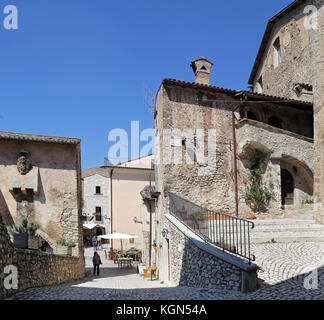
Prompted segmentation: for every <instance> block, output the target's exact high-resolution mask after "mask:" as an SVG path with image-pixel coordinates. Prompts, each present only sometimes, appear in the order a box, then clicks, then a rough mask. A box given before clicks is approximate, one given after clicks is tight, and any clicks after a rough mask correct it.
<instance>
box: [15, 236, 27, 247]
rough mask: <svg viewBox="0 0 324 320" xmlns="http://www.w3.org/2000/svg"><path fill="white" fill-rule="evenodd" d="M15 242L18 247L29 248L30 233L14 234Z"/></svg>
mask: <svg viewBox="0 0 324 320" xmlns="http://www.w3.org/2000/svg"><path fill="white" fill-rule="evenodd" d="M13 240H14V241H13V242H14V243H13V244H14V247H15V248H17V249H27V248H28V235H27V234H14V236H13Z"/></svg>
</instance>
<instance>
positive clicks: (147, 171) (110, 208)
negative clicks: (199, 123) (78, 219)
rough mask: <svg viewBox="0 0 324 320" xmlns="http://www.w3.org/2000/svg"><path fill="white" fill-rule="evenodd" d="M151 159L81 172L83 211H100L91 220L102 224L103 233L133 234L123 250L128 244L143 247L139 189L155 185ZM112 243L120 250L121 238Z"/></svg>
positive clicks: (152, 158) (144, 158) (85, 212)
mask: <svg viewBox="0 0 324 320" xmlns="http://www.w3.org/2000/svg"><path fill="white" fill-rule="evenodd" d="M153 160H154V156H153V155H150V156H147V157H143V158H141V159H136V160H133V161H129V162H126V163H122V164H120V165H118V166H115V167H110V166H105V167H94V168H91V169H88V170H85V171H84V172H83V174H82V177H83V185H84V208H83V214H84V215H86V214H88V216H89V215H90V216H91V214H93V212H94V211H100V212H101V218H100V220H98V219H97V220H96V218H95V217H94V218H93V219H92V221H93V222H94V223H95V224H99V225H102V226H103V227H104V228H105V229H104V231H105V233H107V234H108V233H126V234H130V235H133V236H136V238H135V239H134V240H124V241H123V249H126V250H127V249H129V248H131V247H136V248H137V249H142V221H141V219H142V209H143V208H142V202H143V200H142V198H141V195H140V192H141V191H142V190H143V188H144V187H146V186H147V185H150V184H151V185H154V178H155V177H154V169H153V162H152V161H153ZM96 187H100V190H102V192H103V193H102V194H101V195H100V194H98V195H94V190H96ZM87 190H90V191H87ZM96 208H97V209H96ZM99 208H100V209H99ZM88 222H89V221H87V222H86V223H88ZM98 234H99V233H98ZM112 246H113V248H114V249H120V241H113V242H112Z"/></svg>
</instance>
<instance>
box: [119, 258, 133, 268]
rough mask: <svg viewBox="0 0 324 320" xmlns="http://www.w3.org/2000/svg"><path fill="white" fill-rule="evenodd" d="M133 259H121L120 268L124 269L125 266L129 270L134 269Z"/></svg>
mask: <svg viewBox="0 0 324 320" xmlns="http://www.w3.org/2000/svg"><path fill="white" fill-rule="evenodd" d="M132 261H133V259H132V258H119V259H118V268H123V265H125V266H126V267H127V268H131V267H132Z"/></svg>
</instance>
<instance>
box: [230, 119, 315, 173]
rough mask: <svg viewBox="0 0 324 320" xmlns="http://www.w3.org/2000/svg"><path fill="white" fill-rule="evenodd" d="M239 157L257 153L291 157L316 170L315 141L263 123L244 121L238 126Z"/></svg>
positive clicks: (247, 157)
mask: <svg viewBox="0 0 324 320" xmlns="http://www.w3.org/2000/svg"><path fill="white" fill-rule="evenodd" d="M236 140H237V144H238V156H239V157H240V158H241V159H249V158H253V157H254V153H255V151H261V152H262V153H265V154H267V153H270V154H271V156H272V157H277V158H282V157H291V158H295V159H297V160H298V161H299V162H300V163H302V164H304V165H305V166H307V167H308V168H309V169H310V170H312V171H313V169H314V156H313V154H314V144H313V139H311V138H307V137H304V136H301V135H298V134H296V133H293V132H290V131H286V130H283V129H278V128H275V127H272V126H269V125H267V124H265V123H263V122H258V121H254V120H243V121H241V122H240V123H238V124H237V125H236Z"/></svg>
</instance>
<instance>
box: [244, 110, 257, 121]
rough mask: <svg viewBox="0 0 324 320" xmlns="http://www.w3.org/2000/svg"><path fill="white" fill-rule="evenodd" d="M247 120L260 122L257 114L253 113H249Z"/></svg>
mask: <svg viewBox="0 0 324 320" xmlns="http://www.w3.org/2000/svg"><path fill="white" fill-rule="evenodd" d="M247 118H248V119H250V120H255V121H258V117H257V116H256V114H255V113H254V112H252V111H248V113H247Z"/></svg>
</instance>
